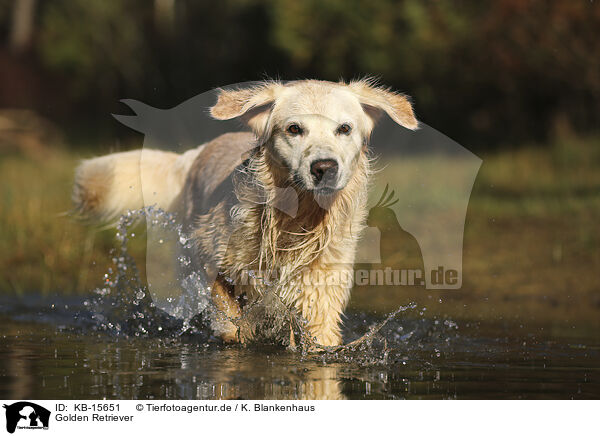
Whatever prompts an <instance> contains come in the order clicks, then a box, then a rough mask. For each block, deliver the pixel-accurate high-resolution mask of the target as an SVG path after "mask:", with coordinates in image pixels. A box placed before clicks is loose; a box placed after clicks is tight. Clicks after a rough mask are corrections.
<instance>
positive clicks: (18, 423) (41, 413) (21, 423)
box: [4, 401, 50, 433]
mask: <svg viewBox="0 0 600 436" xmlns="http://www.w3.org/2000/svg"><path fill="white" fill-rule="evenodd" d="M4 408H5V409H6V431H8V432H9V433H14V432H15V430H16V429H17V428H19V429H44V430H46V429H48V424H49V422H50V411H49V410H48V409H45V408H44V407H42V406H38V405H37V404H35V403H30V402H29V401H19V402H17V403H13V404H11V405H6V404H5V405H4Z"/></svg>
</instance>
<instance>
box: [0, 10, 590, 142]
mask: <svg viewBox="0 0 600 436" xmlns="http://www.w3.org/2000/svg"><path fill="white" fill-rule="evenodd" d="M18 23H21V24H18ZM598 28H600V2H597V1H568V0H528V1H524V0H497V1H495V2H493V3H485V2H480V1H477V0H456V1H450V0H437V1H433V0H373V1H369V2H366V1H360V0H327V1H317V0H304V1H297V0H222V1H219V2H197V1H193V0H153V1H148V0H129V1H127V2H119V1H102V2H100V1H94V2H90V1H86V0H54V1H52V2H36V0H15V1H14V2H12V3H11V2H9V1H8V0H4V1H3V0H0V36H1V37H3V38H5V40H6V47H7V48H8V49H10V47H26V46H27V42H23V41H29V44H31V47H32V50H28V51H25V52H22V53H21V55H19V56H15V55H14V54H11V50H4V47H0V79H2V80H1V81H0V105H7V104H11V105H12V104H14V102H15V101H16V102H18V103H19V104H21V103H22V101H23V99H24V98H25V97H22V96H27V97H26V99H27V101H28V102H29V105H30V106H31V107H33V108H40V107H46V105H47V101H48V97H47V95H46V90H47V89H48V88H58V89H59V90H60V92H59V95H61V97H62V98H61V99H53V100H52V108H51V109H48V108H46V109H45V110H46V111H47V113H51V114H52V115H54V116H58V114H61V113H62V114H67V117H66V118H65V119H66V122H69V123H71V122H72V121H73V117H75V118H79V117H84V116H87V117H88V118H90V119H91V120H92V122H93V123H98V122H100V121H98V120H102V122H106V123H108V122H110V118H109V117H108V114H109V113H110V112H113V111H115V110H119V109H118V108H117V107H118V100H119V99H121V98H124V97H130V98H135V99H138V100H142V101H146V102H148V103H149V104H151V105H154V106H163V107H165V106H174V105H176V104H178V103H180V102H181V101H183V100H185V99H187V98H190V97H192V96H194V95H196V94H198V93H200V92H203V91H206V90H208V89H210V88H212V87H215V86H220V85H224V84H228V83H235V82H243V81H248V80H257V79H260V78H263V77H265V76H267V77H275V78H283V79H295V78H307V77H315V78H321V79H327V80H337V79H339V78H340V77H343V78H345V79H351V78H354V77H359V76H364V75H375V76H379V77H381V80H382V82H383V83H385V84H386V85H389V86H392V87H393V88H394V89H398V90H400V91H404V92H406V93H408V94H410V95H411V96H413V98H414V101H415V104H416V109H417V114H418V116H419V117H420V118H421V119H422V120H423V121H424V122H426V123H428V124H430V125H432V126H434V127H436V128H437V129H439V130H441V131H443V132H445V133H447V134H448V135H450V136H452V137H454V138H455V139H456V140H458V141H459V142H462V143H465V144H466V145H469V146H470V147H471V148H479V147H487V146H491V145H493V144H507V143H517V142H523V141H524V140H537V139H544V138H545V137H547V136H548V135H551V134H554V133H556V132H558V131H562V132H569V131H575V132H580V131H582V132H583V131H589V130H594V129H596V130H597V129H598V126H599V125H600V74H599V72H600V42H599V40H600V39H599V38H597V33H598V32H597V29H598ZM18 29H21V30H18ZM15 35H21V36H15ZM23 35H25V36H23ZM18 41H21V42H18ZM17 50H20V49H17ZM23 77H34V78H35V80H34V81H35V82H36V83H37V84H38V85H37V86H36V87H33V86H30V87H28V89H21V88H19V89H16V87H15V86H14V84H15V83H19V84H20V83H22V82H23V81H24V79H23ZM28 80H29V79H28ZM40 89H41V90H42V91H39V90H40ZM40 92H41V93H40ZM36 96H37V98H36ZM61 108H62V110H61ZM100 115H101V116H100Z"/></svg>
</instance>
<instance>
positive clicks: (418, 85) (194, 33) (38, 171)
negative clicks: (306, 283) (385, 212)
mask: <svg viewBox="0 0 600 436" xmlns="http://www.w3.org/2000/svg"><path fill="white" fill-rule="evenodd" d="M599 29H600V1H598V0H594V1H590V0H565V1H551V0H496V1H494V2H482V1H479V0H453V1H444V0H438V1H428V0H372V1H366V0H365V1H358V0H321V1H316V0H220V1H191V0H123V1H117V0H106V1H104V0H0V296H1V295H2V293H9V294H13V293H18V294H26V293H29V292H34V293H41V294H52V293H56V292H59V293H65V294H68V293H73V292H82V293H87V292H89V291H90V290H91V289H94V288H95V287H98V286H100V285H101V284H102V280H103V277H104V274H105V273H106V272H107V271H108V268H109V267H110V266H113V265H112V262H111V257H112V256H113V255H112V254H109V252H110V250H111V248H113V247H114V246H115V240H114V233H115V232H114V230H99V229H97V228H92V227H90V226H87V225H85V224H83V223H79V222H77V221H76V220H74V219H73V218H72V217H69V216H67V215H66V214H65V212H67V211H68V210H69V209H70V207H71V202H70V198H69V196H70V190H71V184H72V180H73V170H74V168H75V166H76V165H77V162H78V161H79V159H80V158H81V157H90V156H93V155H98V154H102V153H105V152H109V151H115V150H119V149H121V150H122V149H126V148H134V147H140V146H141V144H142V141H143V138H142V136H141V135H140V134H137V133H135V132H133V131H132V130H130V129H128V128H127V127H125V126H122V125H120V124H119V123H118V122H117V121H116V120H114V119H113V118H112V117H111V116H110V114H111V113H120V114H127V113H129V109H128V108H126V107H125V106H124V105H123V104H121V103H120V102H119V100H120V99H123V98H132V99H136V100H140V101H143V102H145V103H147V104H149V105H151V106H154V107H159V108H169V107H173V106H175V105H178V104H180V103H182V102H183V101H185V100H187V99H189V98H192V97H194V96H196V95H198V94H199V93H203V92H205V91H208V90H210V89H212V88H214V87H218V86H223V85H227V84H231V83H238V82H244V81H252V80H258V79H261V78H265V77H271V78H281V79H297V78H320V79H326V80H338V79H339V78H344V79H346V80H348V79H352V78H357V77H361V76H364V75H374V76H378V77H380V78H381V82H382V83H383V84H385V85H387V86H390V87H392V88H393V89H396V90H399V91H402V92H405V93H406V94H408V95H410V96H412V97H413V101H414V103H415V109H416V112H417V115H418V118H419V119H420V120H422V121H423V122H425V123H427V124H429V125H430V126H432V127H434V128H435V129H437V130H439V131H441V132H443V133H444V134H446V135H448V136H449V137H451V138H452V139H454V140H455V141H457V142H458V143H460V144H461V145H463V146H465V147H466V148H468V149H470V150H472V151H474V152H476V153H477V154H478V155H479V156H480V157H481V158H482V159H483V165H482V167H481V170H480V172H479V174H478V177H477V180H476V183H475V186H474V189H473V193H472V196H471V199H470V203H469V211H468V215H467V222H466V227H465V239H464V259H463V262H464V265H463V272H464V281H463V287H464V289H465V292H461V293H456V292H455V291H448V292H444V293H439V294H438V293H435V294H431V293H424V292H422V290H415V291H414V292H412V291H409V290H407V289H396V290H393V291H392V290H389V289H383V287H381V288H382V290H379V289H377V290H375V289H366V290H365V289H362V290H361V289H357V290H356V292H354V296H353V299H352V304H353V305H354V307H355V308H361V309H362V308H365V307H366V308H371V309H372V308H377V309H378V310H379V309H381V310H382V311H383V310H389V309H391V308H393V307H396V305H397V304H405V303H407V302H410V301H417V302H418V303H419V304H422V303H423V304H425V303H432V302H435V301H438V299H439V298H443V299H444V300H446V299H447V300H448V301H451V302H454V303H455V304H453V305H452V304H451V305H450V307H449V306H448V305H435V307H438V306H439V308H438V309H435V308H433V307H430V310H429V311H428V312H427V313H428V314H432V313H434V311H435V310H442V309H441V308H443V310H446V311H448V313H450V314H451V315H452V316H463V315H464V316H465V317H473V314H479V315H480V316H482V317H486V316H492V315H493V316H500V317H501V318H502V317H505V319H509V317H513V318H514V317H517V316H519V314H521V315H523V314H525V315H523V316H531V317H538V319H539V320H541V319H542V318H543V319H545V320H549V322H554V321H553V320H567V321H568V320H569V319H576V320H578V321H585V322H588V323H589V324H590V325H591V326H593V327H594V328H595V329H596V330H594V331H595V332H597V331H598V330H597V328H598V326H599V323H600V317H599V316H598V310H599V309H600V292H598V289H599V288H598V280H597V277H596V275H594V274H592V272H593V271H597V270H598V269H600V250H598V246H599V244H600V233H599V232H598V221H599V218H600V171H599V169H600V146H599V144H600V131H599V129H598V127H599V125H600V123H599V121H600V107H599V106H600V98H599V97H600V38H599V37H598V36H599V35H598V30H599ZM61 144H62V145H61ZM165 146H166V147H169V144H165ZM390 165H395V168H397V173H398V176H399V180H401V177H402V176H403V175H404V174H406V172H405V171H404V169H405V168H407V165H408V166H410V165H411V161H410V159H408V158H407V157H406V156H403V157H402V158H401V159H398V161H395V162H390ZM377 194H378V193H375V196H377ZM376 200H377V198H375V199H374V202H375V201H376ZM135 233H136V237H135V238H133V240H132V242H131V245H132V247H131V251H132V253H133V254H134V255H135V256H136V259H138V266H139V267H140V269H141V274H142V276H143V275H144V273H145V271H144V267H145V262H144V261H143V256H144V255H145V238H146V235H145V232H144V231H143V227H142V228H140V229H139V231H138V230H136V232H135ZM398 254H399V255H401V254H402V253H401V251H399V252H398ZM433 295H435V296H436V298H435V299H431V298H432V296H433ZM429 299H431V300H429ZM467 303H468V304H467ZM0 304H1V302H0ZM461 314H462V315H461ZM571 327H572V326H571V325H570V324H569V325H568V328H569V329H571ZM569 331H571V330H569Z"/></svg>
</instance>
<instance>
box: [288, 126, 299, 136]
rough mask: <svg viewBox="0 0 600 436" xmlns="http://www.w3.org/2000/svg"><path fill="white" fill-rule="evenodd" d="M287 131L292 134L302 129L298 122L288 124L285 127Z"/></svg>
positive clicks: (296, 133) (297, 133)
mask: <svg viewBox="0 0 600 436" xmlns="http://www.w3.org/2000/svg"><path fill="white" fill-rule="evenodd" d="M287 131H288V132H289V133H291V134H292V135H299V134H300V133H302V129H301V128H300V126H299V125H298V124H290V125H289V126H288V128H287Z"/></svg>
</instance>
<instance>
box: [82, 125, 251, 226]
mask: <svg viewBox="0 0 600 436" xmlns="http://www.w3.org/2000/svg"><path fill="white" fill-rule="evenodd" d="M254 145H255V136H254V135H253V134H252V133H250V132H237V133H226V134H224V135H221V136H219V137H217V138H215V139H213V140H212V141H210V142H207V143H206V144H202V145H200V146H199V147H197V148H195V149H193V150H189V151H187V152H185V153H183V154H176V153H172V152H168V151H160V150H152V149H141V150H133V151H126V152H121V153H113V154H110V155H107V156H101V157H97V158H93V159H88V160H84V161H83V162H82V163H81V164H80V165H79V166H78V167H77V169H76V170H75V182H74V188H73V193H72V199H73V204H74V206H75V209H76V210H77V212H78V213H80V214H81V215H82V216H84V217H88V218H95V219H101V220H105V221H106V220H111V219H114V218H117V217H118V216H120V215H121V214H123V213H125V212H127V210H135V209H140V208H142V207H144V206H151V205H155V206H157V207H160V208H161V209H164V210H166V211H178V212H183V218H184V219H185V221H186V222H191V220H193V217H194V216H196V215H198V214H203V213H206V212H207V211H208V210H209V209H210V208H211V207H212V206H214V205H215V204H217V203H219V202H220V201H222V200H223V199H224V198H225V197H226V196H227V195H228V194H231V193H232V189H231V188H230V179H231V175H232V173H233V171H234V170H235V168H236V167H237V166H238V165H239V164H240V163H241V162H242V159H243V156H244V155H245V154H247V152H248V151H249V150H250V149H251V148H252V147H253V146H254Z"/></svg>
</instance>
